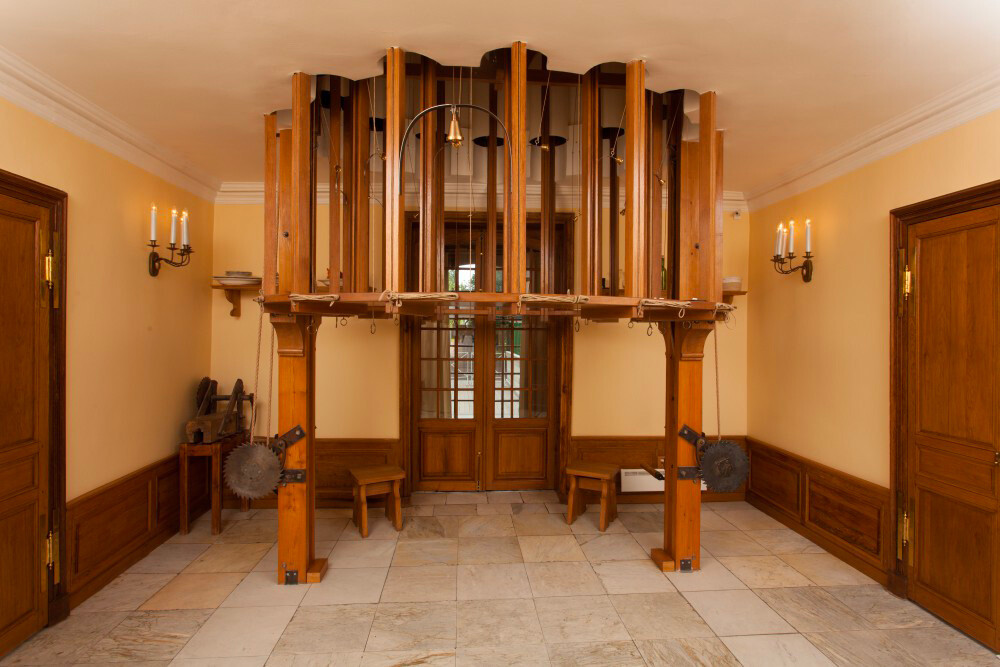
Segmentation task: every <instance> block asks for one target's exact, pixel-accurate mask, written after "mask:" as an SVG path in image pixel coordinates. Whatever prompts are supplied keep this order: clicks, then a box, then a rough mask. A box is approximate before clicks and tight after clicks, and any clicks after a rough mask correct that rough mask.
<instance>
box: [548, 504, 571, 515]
mask: <svg viewBox="0 0 1000 667" xmlns="http://www.w3.org/2000/svg"><path fill="white" fill-rule="evenodd" d="M545 509H546V510H547V511H548V513H549V514H562V515H563V517H565V516H566V512H567V510H566V503H545Z"/></svg>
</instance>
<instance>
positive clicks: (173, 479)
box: [66, 455, 210, 608]
mask: <svg viewBox="0 0 1000 667" xmlns="http://www.w3.org/2000/svg"><path fill="white" fill-rule="evenodd" d="M206 462H207V459H206V460H205V461H192V465H191V495H192V499H191V507H192V508H193V510H194V511H193V512H192V515H194V516H197V514H198V513H200V512H203V511H205V510H206V509H207V508H208V506H209V502H210V499H209V475H208V467H207V465H202V464H204V463H206ZM178 478H179V470H178V462H177V456H176V455H174V456H168V457H167V458H164V459H161V460H160V461H157V462H156V463H153V464H151V465H148V466H146V467H145V468H142V469H140V470H137V471H135V472H133V473H131V474H129V475H126V476H124V477H121V478H119V479H117V480H115V481H113V482H110V483H108V484H105V485H104V486H102V487H100V488H98V489H95V490H93V491H91V492H89V493H87V494H85V495H83V496H80V497H79V498H75V499H73V500H72V501H70V502H69V503H68V504H67V506H66V540H67V542H66V558H67V561H68V562H67V567H66V578H67V591H68V593H69V605H70V607H71V608H72V607H76V606H77V605H79V604H80V603H81V602H83V601H84V600H86V599H87V598H88V597H90V596H91V595H93V594H94V593H96V592H97V591H99V590H100V589H101V588H102V587H104V586H106V585H107V584H108V583H109V582H110V581H111V580H113V579H114V578H115V577H117V576H118V575H119V574H121V573H122V572H124V571H125V570H127V569H128V568H130V567H132V565H134V564H135V563H137V562H138V561H139V560H141V559H142V558H144V557H145V556H146V555H147V554H148V553H149V552H150V551H152V550H153V549H155V548H156V547H158V546H159V545H160V544H162V543H163V542H165V541H166V540H167V539H168V538H169V537H170V536H171V535H173V534H174V533H176V532H177V527H178V522H179V512H178V491H179V486H178Z"/></svg>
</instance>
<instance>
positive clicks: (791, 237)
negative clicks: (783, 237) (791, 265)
mask: <svg viewBox="0 0 1000 667" xmlns="http://www.w3.org/2000/svg"><path fill="white" fill-rule="evenodd" d="M794 254H795V221H794V220H789V221H788V256H789V257H791V256H792V255H794Z"/></svg>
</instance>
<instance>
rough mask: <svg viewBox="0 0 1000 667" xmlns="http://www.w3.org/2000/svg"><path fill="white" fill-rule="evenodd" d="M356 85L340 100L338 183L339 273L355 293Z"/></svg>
mask: <svg viewBox="0 0 1000 667" xmlns="http://www.w3.org/2000/svg"><path fill="white" fill-rule="evenodd" d="M356 87H357V84H355V82H353V81H351V82H349V84H348V94H347V97H345V98H343V99H341V102H340V104H341V106H340V109H341V118H342V120H343V123H344V138H343V145H344V146H343V147H344V157H343V162H342V164H343V166H344V176H343V178H342V179H341V181H340V187H341V188H343V196H342V198H343V200H344V214H343V216H342V217H341V220H340V224H341V227H342V238H343V241H344V246H343V252H342V253H341V262H342V263H343V268H342V269H341V271H343V273H344V286H343V291H344V292H355V291H356V289H355V287H354V218H355V215H356V214H355V212H354V211H355V209H356V208H357V202H355V200H354V196H355V194H356V193H355V179H356V177H355V175H354V174H355V171H356V169H355V157H354V148H355V146H354V144H355V141H354V124H355V123H354V99H353V97H354V93H355V88H356Z"/></svg>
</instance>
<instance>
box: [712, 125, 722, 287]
mask: <svg viewBox="0 0 1000 667" xmlns="http://www.w3.org/2000/svg"><path fill="white" fill-rule="evenodd" d="M723 139H724V135H723V132H722V130H716V131H715V212H714V214H713V218H714V221H715V225H714V227H715V229H714V230H713V235H714V238H715V245H714V247H713V249H712V251H713V253H714V254H715V276H714V280H713V281H712V289H713V290H714V291H713V292H712V293H711V294H710V297H711V300H712V301H716V302H719V301H722V278H723V275H722V229H723V225H724V224H725V217H724V212H723V209H722V197H723V184H722V173H723V169H722V154H723Z"/></svg>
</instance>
